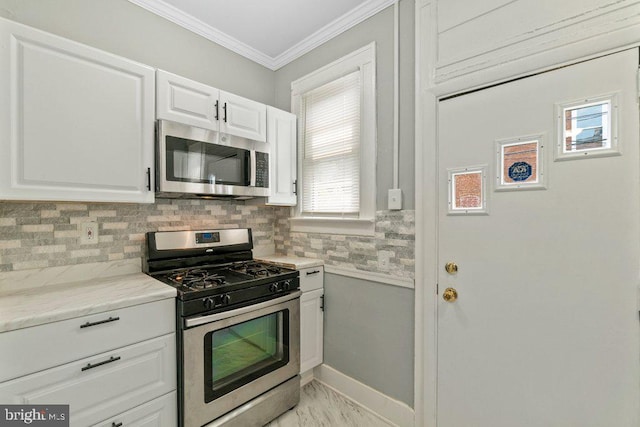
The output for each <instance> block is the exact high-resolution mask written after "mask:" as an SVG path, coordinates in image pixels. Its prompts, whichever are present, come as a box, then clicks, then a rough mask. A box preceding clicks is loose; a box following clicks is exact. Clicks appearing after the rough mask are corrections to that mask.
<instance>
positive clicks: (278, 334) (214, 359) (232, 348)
mask: <svg viewBox="0 0 640 427" xmlns="http://www.w3.org/2000/svg"><path fill="white" fill-rule="evenodd" d="M185 328H186V330H184V331H183V346H182V351H183V354H182V360H183V366H182V387H183V398H182V402H181V404H182V406H181V409H182V410H181V413H182V419H183V421H184V426H185V427H192V426H198V427H199V426H202V425H203V424H206V423H208V422H210V421H212V420H214V419H216V418H218V417H220V416H222V415H224V414H225V413H227V412H229V411H231V410H233V409H235V408H236V407H238V406H241V405H243V404H244V403H246V402H248V401H250V400H252V399H254V398H256V397H258V396H259V395H261V394H263V393H265V392H267V391H268V390H270V389H272V388H274V387H276V386H278V385H280V384H282V383H284V382H285V381H287V380H288V379H290V378H292V377H294V376H296V375H298V373H299V371H300V291H295V292H292V293H291V294H288V295H285V296H282V297H279V298H276V299H273V300H270V301H265V302H261V303H259V304H254V305H252V306H248V307H242V308H239V309H235V310H231V311H227V312H223V313H218V314H213V315H210V316H199V317H194V318H189V319H187V320H185Z"/></svg>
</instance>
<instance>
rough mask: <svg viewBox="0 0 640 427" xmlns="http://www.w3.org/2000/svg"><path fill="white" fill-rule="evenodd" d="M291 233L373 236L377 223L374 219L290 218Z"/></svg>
mask: <svg viewBox="0 0 640 427" xmlns="http://www.w3.org/2000/svg"><path fill="white" fill-rule="evenodd" d="M289 223H290V224H291V231H297V232H302V233H321V234H346V235H349V236H373V235H374V234H375V227H376V223H375V220H374V219H373V218H369V219H362V218H317V217H313V218H312V217H295V218H289Z"/></svg>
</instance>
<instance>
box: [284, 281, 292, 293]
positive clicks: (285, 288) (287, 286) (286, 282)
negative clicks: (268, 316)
mask: <svg viewBox="0 0 640 427" xmlns="http://www.w3.org/2000/svg"><path fill="white" fill-rule="evenodd" d="M282 287H283V288H284V290H285V291H288V290H289V289H291V280H285V282H284V283H283V284H282Z"/></svg>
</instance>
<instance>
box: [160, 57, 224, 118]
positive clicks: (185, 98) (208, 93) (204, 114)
mask: <svg viewBox="0 0 640 427" xmlns="http://www.w3.org/2000/svg"><path fill="white" fill-rule="evenodd" d="M219 92H220V91H219V90H218V89H216V88H213V87H211V86H207V85H205V84H202V83H198V82H196V81H193V80H190V79H187V78H185V77H182V76H178V75H175V74H171V73H168V72H166V71H162V70H158V72H157V93H156V95H157V111H156V114H157V116H158V119H163V120H172V121H174V122H179V123H184V124H187V125H192V126H196V127H200V128H204V129H212V130H218V126H219V125H218V119H219V111H220V109H219V108H220V107H219V104H218V96H219Z"/></svg>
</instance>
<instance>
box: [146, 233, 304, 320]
mask: <svg viewBox="0 0 640 427" xmlns="http://www.w3.org/2000/svg"><path fill="white" fill-rule="evenodd" d="M252 249H253V239H252V235H251V229H248V228H240V229H229V230H202V231H166V232H151V233H147V247H146V254H145V257H144V259H143V270H144V271H145V273H147V274H149V275H150V276H152V277H154V278H156V279H158V280H160V281H161V282H163V283H166V284H167V285H170V286H173V287H174V288H176V289H177V290H178V305H177V308H178V314H179V315H180V316H183V317H186V316H191V315H200V314H208V313H211V312H218V311H224V310H229V309H231V308H235V307H241V306H245V305H250V304H253V303H257V302H261V301H265V300H268V299H270V298H276V297H279V296H282V295H285V294H287V293H289V292H293V291H295V290H296V289H298V287H299V283H300V282H299V278H298V276H299V273H298V271H296V270H291V269H288V268H284V267H278V266H275V265H271V264H266V263H262V262H258V261H255V260H254V259H253V253H252Z"/></svg>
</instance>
